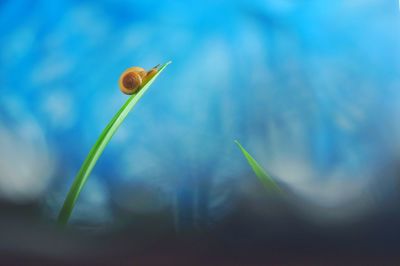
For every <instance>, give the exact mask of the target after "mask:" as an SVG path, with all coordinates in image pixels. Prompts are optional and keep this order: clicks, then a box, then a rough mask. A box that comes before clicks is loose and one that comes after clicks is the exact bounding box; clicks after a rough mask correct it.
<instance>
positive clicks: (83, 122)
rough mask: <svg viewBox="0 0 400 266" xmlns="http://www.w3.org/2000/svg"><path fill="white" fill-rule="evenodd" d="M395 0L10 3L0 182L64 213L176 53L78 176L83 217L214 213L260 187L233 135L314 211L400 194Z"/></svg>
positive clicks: (381, 202)
mask: <svg viewBox="0 0 400 266" xmlns="http://www.w3.org/2000/svg"><path fill="white" fill-rule="evenodd" d="M399 16H400V12H399V8H398V3H397V1H381V0H364V1H361V0H352V1H346V0H341V1H317V0H303V1H295V0H282V1H258V0H246V1H245V0H236V1H228V0H226V1H174V2H172V1H127V0H125V1H107V0H102V1H65V0H64V1H51V0H42V1H20V0H13V1H11V0H9V1H1V2H0V93H1V96H0V147H1V148H0V197H1V198H2V199H3V201H6V202H13V203H18V204H26V203H30V202H40V203H41V204H42V206H44V207H43V209H44V213H45V214H44V215H45V217H48V219H50V220H51V219H53V217H55V216H56V213H57V211H58V210H59V208H60V206H61V204H62V201H63V199H64V197H65V195H66V192H67V190H68V187H69V185H70V184H71V182H72V180H73V177H74V175H75V174H76V173H77V171H78V169H79V167H80V165H81V163H82V162H83V160H84V158H85V157H86V155H87V153H88V151H89V150H90V147H91V146H92V145H93V143H94V142H95V140H96V139H97V137H98V136H99V134H100V132H101V131H102V129H103V128H104V127H105V126H106V124H107V123H108V121H109V120H110V119H111V118H112V116H113V115H114V113H115V112H116V111H117V110H118V109H119V107H120V106H121V105H122V104H123V103H124V101H125V100H126V99H127V97H126V96H125V95H123V94H121V93H120V92H119V89H118V84H117V81H118V78H119V75H120V74H121V73H122V72H123V71H124V70H125V69H126V68H128V67H130V66H134V65H138V66H143V67H145V68H150V67H153V66H154V65H156V64H158V63H163V62H166V61H168V60H172V61H173V64H172V65H170V66H169V67H168V69H166V70H165V72H163V73H162V75H160V77H159V78H158V80H157V81H156V83H155V84H154V85H153V86H152V88H151V90H149V92H148V93H147V94H146V95H145V97H144V98H143V100H142V101H141V102H140V103H139V105H138V106H137V108H136V109H135V110H134V112H133V113H132V114H130V116H129V117H128V118H127V119H126V121H125V122H124V125H123V126H122V127H121V128H120V130H119V131H118V133H117V134H116V135H115V137H114V138H113V140H112V141H111V143H110V145H109V146H108V147H107V149H106V151H105V153H104V154H103V156H102V158H101V159H100V160H99V162H98V164H97V166H96V168H95V169H94V172H93V174H92V175H91V177H90V180H89V182H88V184H87V186H86V187H85V189H84V190H83V191H82V194H81V197H80V198H79V200H78V205H77V208H76V210H75V211H74V214H73V220H72V222H73V223H77V224H79V223H84V224H85V223H88V224H91V223H95V224H113V223H115V222H119V221H121V220H124V219H127V218H126V217H129V216H130V215H135V214H138V215H142V214H143V215H147V214H149V215H150V214H154V213H164V212H167V213H169V214H170V215H171V217H172V218H171V219H172V220H173V221H174V223H175V225H176V226H177V227H178V228H193V227H200V228H203V227H206V228H207V227H208V226H212V225H215V224H217V223H218V222H219V221H220V220H221V219H224V217H226V216H227V215H229V213H231V212H232V211H234V210H235V208H236V206H237V203H238V201H240V200H241V199H243V198H245V199H246V202H248V203H249V207H250V208H253V207H254V208H256V209H257V211H258V212H268V208H267V206H266V207H265V208H260V206H255V205H257V200H256V199H257V197H259V196H260V195H259V194H260V193H264V192H263V191H262V190H260V189H259V188H258V186H259V184H258V183H257V180H256V178H255V176H253V175H252V173H251V170H250V168H249V166H248V165H247V164H246V162H245V160H244V158H243V157H242V155H241V154H240V151H239V150H238V149H237V147H236V146H235V145H234V142H233V141H234V139H239V140H240V141H241V143H242V144H243V145H244V146H245V147H246V148H247V149H248V150H249V151H250V152H251V153H252V154H253V155H254V157H255V158H257V159H258V160H259V162H260V163H261V164H262V165H263V166H264V167H265V168H266V169H268V171H269V172H270V173H271V174H272V175H273V176H274V177H275V178H276V179H277V180H278V182H279V183H280V184H281V185H282V186H283V187H284V188H285V189H286V190H287V191H290V192H289V194H290V195H291V196H292V197H293V199H294V200H293V201H294V202H295V205H296V204H297V205H298V209H299V210H300V212H301V213H303V215H305V216H306V217H308V218H307V219H317V220H322V221H324V222H327V221H328V222H331V221H342V220H346V221H347V220H353V219H356V218H359V217H364V216H363V215H365V214H366V213H370V212H373V211H374V210H376V209H381V208H385V207H386V206H391V204H392V203H393V202H394V201H395V200H397V199H398V194H399V187H398V185H399V184H398V180H399V168H398V163H399V159H400V153H399V150H400V149H399V148H400V126H399V123H398V121H399V115H400V108H399V106H400V105H399V103H400V20H399Z"/></svg>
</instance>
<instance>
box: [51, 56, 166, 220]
mask: <svg viewBox="0 0 400 266" xmlns="http://www.w3.org/2000/svg"><path fill="white" fill-rule="evenodd" d="M170 63H171V61H170V62H167V63H165V64H164V65H161V66H159V67H158V72H157V74H156V75H154V76H153V77H152V78H151V79H150V80H149V81H148V82H147V83H146V84H145V85H144V86H143V87H142V89H141V90H139V92H137V93H136V94H133V95H132V96H131V97H129V99H128V100H127V101H126V102H125V104H124V105H123V106H122V107H121V109H120V110H119V111H118V112H117V113H116V114H115V116H114V117H113V118H112V119H111V121H110V122H109V123H108V125H107V126H106V128H105V129H104V130H103V132H102V133H101V135H100V137H99V138H98V139H97V141H96V143H95V144H94V145H93V147H92V149H91V150H90V152H89V154H88V156H87V157H86V159H85V161H84V162H83V164H82V166H81V168H80V170H79V172H78V174H77V175H76V177H75V180H74V182H73V184H72V186H71V188H70V190H69V192H68V195H67V197H66V199H65V201H64V205H63V206H62V208H61V211H60V213H59V216H58V223H59V224H61V225H65V224H67V222H68V219H69V217H70V216H71V213H72V209H73V208H74V205H75V202H76V200H77V199H78V196H79V193H80V192H81V190H82V188H83V186H84V185H85V183H86V181H87V178H88V177H89V175H90V173H91V172H92V170H93V168H94V166H95V165H96V162H97V160H98V159H99V157H100V156H101V154H102V153H103V151H104V149H105V147H106V146H107V144H108V142H109V141H110V140H111V138H112V136H113V135H114V134H115V132H116V131H117V129H118V128H119V126H120V125H121V124H122V122H123V121H124V120H125V118H126V117H127V115H128V113H129V112H130V111H131V110H132V109H133V107H135V105H136V104H137V103H138V101H139V100H140V99H141V98H142V96H143V95H144V94H145V92H146V91H147V90H148V88H149V87H150V85H151V84H152V83H153V81H154V80H155V79H156V78H157V77H158V75H159V74H160V73H161V72H162V71H163V70H164V69H165V67H167V66H168V65H169V64H170Z"/></svg>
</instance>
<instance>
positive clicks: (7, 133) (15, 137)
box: [0, 117, 53, 203]
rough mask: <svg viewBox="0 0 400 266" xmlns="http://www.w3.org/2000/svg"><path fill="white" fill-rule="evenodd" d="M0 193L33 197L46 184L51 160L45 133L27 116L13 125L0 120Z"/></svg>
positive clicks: (14, 198)
mask: <svg viewBox="0 0 400 266" xmlns="http://www.w3.org/2000/svg"><path fill="white" fill-rule="evenodd" d="M0 147H1V149H0V197H1V198H4V199H6V200H11V201H14V202H19V203H22V202H27V201H32V200H34V199H35V198H37V197H39V196H40V195H41V193H43V192H44V190H45V189H46V188H47V186H48V184H49V182H50V178H51V176H52V173H53V161H52V159H51V154H50V151H49V149H48V147H47V144H46V141H45V138H44V133H43V131H42V129H41V128H40V126H39V125H38V124H37V123H36V122H35V120H34V119H32V118H29V117H26V118H23V120H22V121H21V122H20V123H19V124H18V125H17V126H15V127H13V128H12V129H10V128H8V127H5V125H4V124H1V123H0Z"/></svg>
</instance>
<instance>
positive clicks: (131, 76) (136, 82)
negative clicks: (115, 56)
mask: <svg viewBox="0 0 400 266" xmlns="http://www.w3.org/2000/svg"><path fill="white" fill-rule="evenodd" d="M157 71H158V69H157V67H154V68H152V69H150V70H149V71H146V70H144V69H143V68H141V67H130V68H128V69H127V70H125V71H124V73H122V75H121V77H120V78H119V88H120V90H121V91H122V92H123V93H125V94H128V95H131V94H134V93H136V92H138V91H139V90H140V89H141V88H142V85H144V84H146V83H147V82H148V81H149V80H150V79H151V78H152V77H154V75H155V74H156V73H157Z"/></svg>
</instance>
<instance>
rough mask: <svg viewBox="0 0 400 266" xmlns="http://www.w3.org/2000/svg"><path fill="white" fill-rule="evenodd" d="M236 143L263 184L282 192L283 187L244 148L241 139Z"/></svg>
mask: <svg viewBox="0 0 400 266" xmlns="http://www.w3.org/2000/svg"><path fill="white" fill-rule="evenodd" d="M235 143H236V145H237V146H238V147H239V149H240V150H241V151H242V153H243V155H244V157H245V158H246V159H247V162H248V164H249V165H250V166H251V168H252V169H253V172H254V173H255V174H256V176H257V177H258V180H260V182H261V183H262V184H263V186H264V187H265V188H267V189H269V190H273V191H276V192H279V193H282V192H283V191H282V189H281V188H280V187H279V186H278V185H277V184H276V183H275V181H274V180H273V179H272V177H271V176H270V175H269V174H267V172H266V171H265V170H264V169H263V168H262V167H261V166H260V164H259V163H258V162H257V161H256V160H255V159H254V158H253V157H252V156H251V155H250V154H249V153H248V152H247V151H246V149H245V148H243V146H242V144H240V142H239V141H237V140H235Z"/></svg>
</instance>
